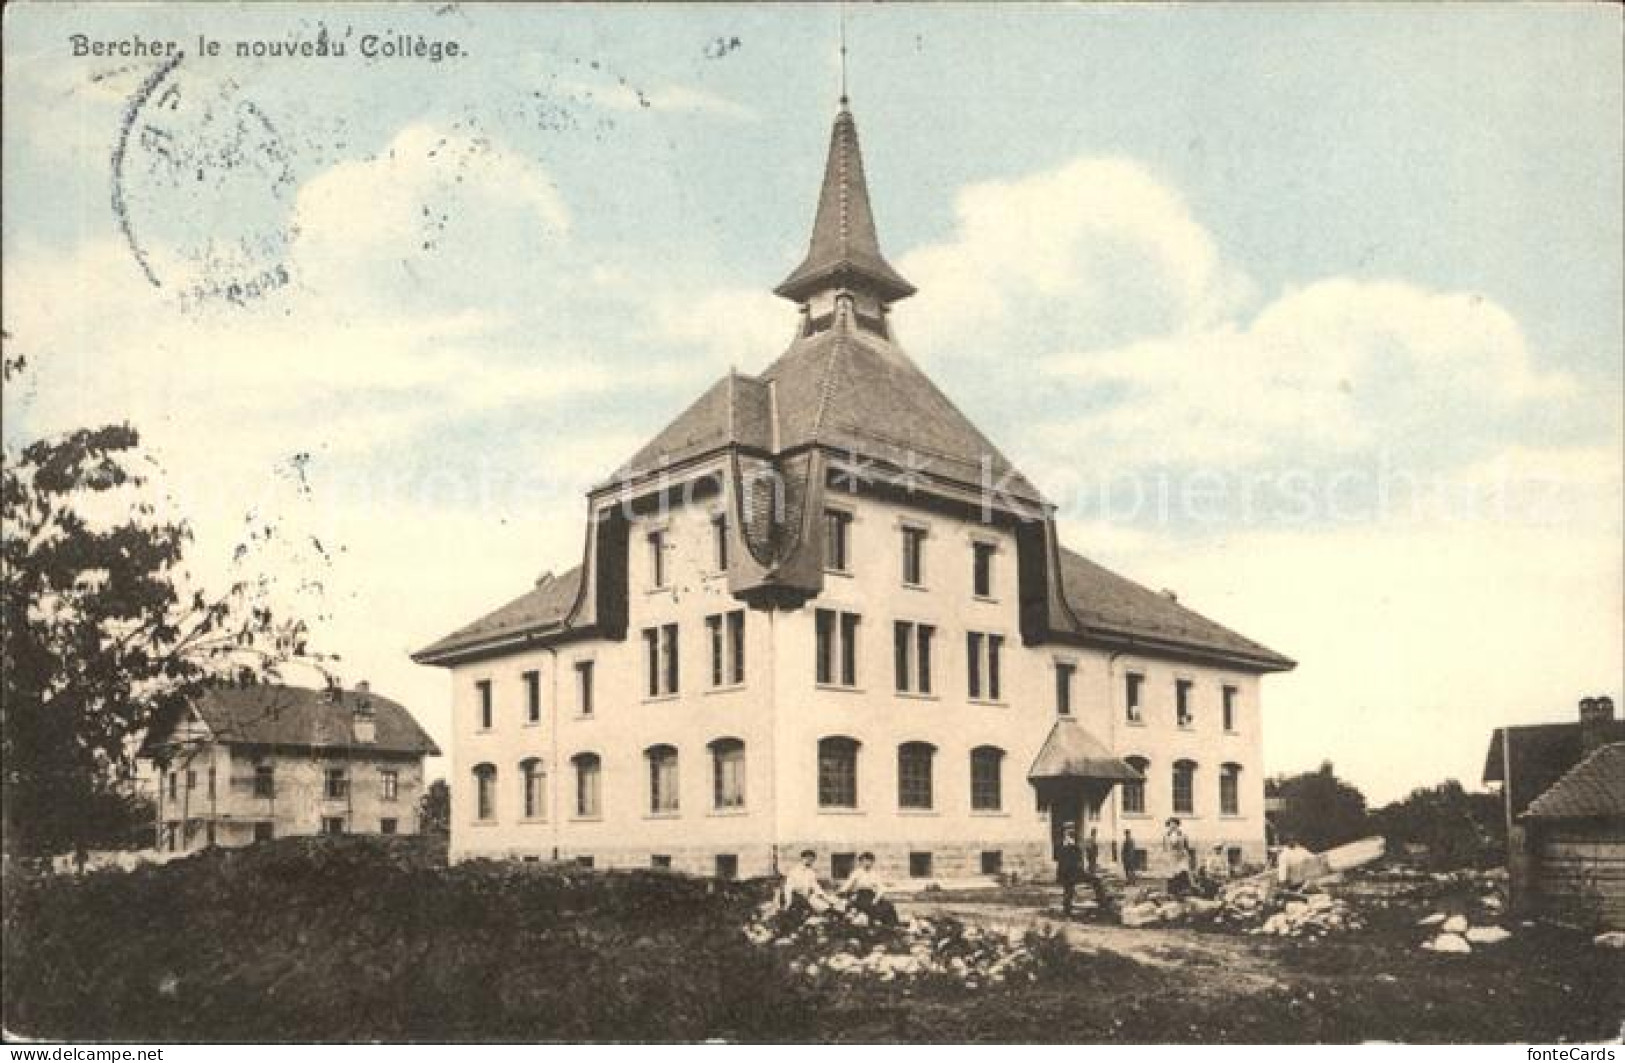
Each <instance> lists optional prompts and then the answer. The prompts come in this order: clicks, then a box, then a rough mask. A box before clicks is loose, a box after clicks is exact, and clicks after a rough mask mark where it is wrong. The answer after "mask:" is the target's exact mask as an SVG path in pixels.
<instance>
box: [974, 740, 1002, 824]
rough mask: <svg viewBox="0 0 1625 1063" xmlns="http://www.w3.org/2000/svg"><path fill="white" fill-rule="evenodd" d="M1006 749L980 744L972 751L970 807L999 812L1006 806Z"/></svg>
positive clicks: (976, 809)
mask: <svg viewBox="0 0 1625 1063" xmlns="http://www.w3.org/2000/svg"><path fill="white" fill-rule="evenodd" d="M1003 770H1004V750H1002V749H999V748H998V747H996V746H978V747H977V748H975V749H973V750H971V752H970V807H971V808H972V809H973V810H975V811H977V812H997V811H999V810H1000V809H1001V808H1003V807H1004V780H1003V778H1002V775H1003Z"/></svg>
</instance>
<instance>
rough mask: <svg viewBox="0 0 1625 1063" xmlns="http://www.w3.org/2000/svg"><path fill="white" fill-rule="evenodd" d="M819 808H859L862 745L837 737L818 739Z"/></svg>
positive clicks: (853, 740) (852, 740)
mask: <svg viewBox="0 0 1625 1063" xmlns="http://www.w3.org/2000/svg"><path fill="white" fill-rule="evenodd" d="M818 806H819V807H820V808H857V807H858V743H857V741H856V740H855V739H851V738H846V737H843V736H839V735H837V736H833V737H830V738H821V739H819V740H818Z"/></svg>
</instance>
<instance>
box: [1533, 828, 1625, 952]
mask: <svg viewBox="0 0 1625 1063" xmlns="http://www.w3.org/2000/svg"><path fill="white" fill-rule="evenodd" d="M1527 837H1528V844H1529V857H1530V859H1529V862H1528V869H1529V871H1528V874H1529V880H1528V881H1529V886H1530V889H1529V891H1528V893H1527V895H1526V896H1525V897H1524V904H1523V906H1524V907H1526V908H1528V909H1532V910H1533V911H1534V912H1537V913H1539V914H1542V915H1546V916H1550V917H1553V918H1557V919H1562V920H1565V921H1568V922H1573V923H1576V924H1578V925H1580V926H1582V927H1585V928H1587V929H1593V928H1594V929H1598V930H1618V929H1622V928H1625V824H1621V823H1619V822H1618V821H1614V822H1607V821H1603V820H1597V821H1591V822H1586V821H1575V822H1558V823H1551V824H1541V823H1536V824H1535V825H1533V826H1531V827H1529V828H1528V834H1527Z"/></svg>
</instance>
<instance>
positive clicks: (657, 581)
mask: <svg viewBox="0 0 1625 1063" xmlns="http://www.w3.org/2000/svg"><path fill="white" fill-rule="evenodd" d="M649 586H650V587H652V588H653V589H655V590H661V589H663V588H664V587H665V586H666V533H665V532H664V531H652V532H650V533H649Z"/></svg>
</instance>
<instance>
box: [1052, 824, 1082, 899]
mask: <svg viewBox="0 0 1625 1063" xmlns="http://www.w3.org/2000/svg"><path fill="white" fill-rule="evenodd" d="M1055 879H1056V881H1057V882H1059V883H1060V884H1061V914H1062V915H1064V916H1066V917H1067V918H1071V917H1072V898H1073V896H1074V895H1075V894H1076V893H1077V892H1078V883H1079V882H1082V881H1083V850H1082V849H1080V848H1078V828H1077V827H1075V826H1073V825H1072V824H1071V823H1068V824H1067V825H1066V826H1065V827H1063V828H1061V846H1060V848H1059V849H1057V850H1056V851H1055Z"/></svg>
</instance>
